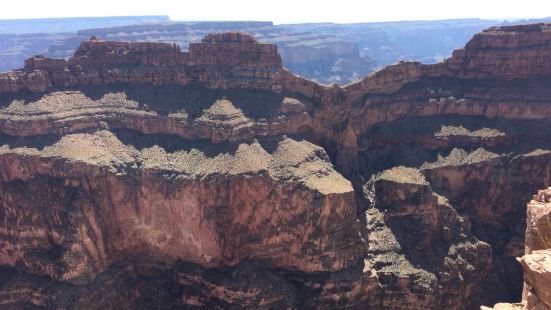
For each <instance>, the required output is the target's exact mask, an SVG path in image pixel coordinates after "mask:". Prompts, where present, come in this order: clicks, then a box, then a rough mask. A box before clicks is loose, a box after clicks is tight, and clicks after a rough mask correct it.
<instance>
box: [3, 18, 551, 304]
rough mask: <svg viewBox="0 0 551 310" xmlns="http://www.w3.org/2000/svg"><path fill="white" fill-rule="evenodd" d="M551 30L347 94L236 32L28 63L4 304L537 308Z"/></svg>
mask: <svg viewBox="0 0 551 310" xmlns="http://www.w3.org/2000/svg"><path fill="white" fill-rule="evenodd" d="M549 29H551V28H550V26H549V25H546V24H536V25H527V26H513V27H501V28H491V29H489V30H487V31H485V32H483V33H481V34H479V35H476V36H475V37H474V38H473V39H472V40H471V42H469V44H467V46H466V47H465V49H464V50H460V51H457V52H456V53H455V54H454V56H453V57H452V58H450V59H448V60H447V61H445V62H442V63H438V64H434V65H423V64H419V63H407V62H405V63H398V64H395V65H393V66H389V67H386V68H384V69H382V70H380V71H378V72H375V73H373V74H371V75H369V76H367V77H365V78H364V79H363V80H361V81H360V82H358V83H355V84H350V85H346V86H344V87H340V86H337V85H331V86H323V85H319V84H317V83H315V82H312V81H309V80H306V79H303V78H301V77H298V76H296V75H294V74H293V73H291V72H290V71H288V70H286V69H284V68H283V67H282V64H281V58H280V56H279V54H278V52H277V48H276V46H275V45H271V44H260V43H257V42H256V40H255V39H254V38H253V37H251V36H249V35H246V34H242V33H235V32H230V33H224V34H213V35H209V36H206V37H205V38H204V39H203V41H202V42H200V43H195V44H191V45H190V47H189V52H182V51H181V50H180V48H179V47H178V46H176V45H172V44H159V43H126V42H110V41H102V40H99V39H97V38H91V39H90V40H89V41H85V42H83V43H82V44H81V46H80V48H79V49H78V50H77V51H76V52H75V54H74V55H73V57H71V58H69V59H68V60H59V59H50V58H45V57H41V56H36V57H33V58H31V59H29V60H28V61H27V62H26V64H25V67H24V68H22V69H19V70H15V71H13V72H9V73H5V74H1V75H0V167H1V168H2V169H0V207H1V208H0V216H1V219H2V222H3V223H4V225H3V226H2V228H1V229H0V236H1V238H0V243H1V244H2V247H0V263H1V264H2V265H3V266H2V268H3V269H1V270H0V273H1V274H2V275H5V277H2V278H3V279H5V280H0V304H3V305H7V306H9V307H14V308H17V307H26V306H31V305H32V306H42V307H46V308H56V307H65V308H79V307H83V306H84V305H93V307H98V308H99V307H108V308H115V307H121V306H123V307H142V306H143V307H145V306H152V307H158V306H166V307H200V308H201V307H202V308H228V307H246V308H256V307H261V308H262V307H264V308H285V307H304V308H319V307H328V308H331V307H351V308H353V307H357V308H365V307H370V308H375V309H381V308H384V309H404V308H405V309H442V308H446V309H474V308H478V307H479V306H480V305H481V304H494V303H495V302H497V301H513V300H515V299H518V298H519V297H520V292H521V287H522V275H521V267H520V266H519V265H518V263H517V262H516V260H515V257H517V256H520V255H521V254H522V251H523V247H524V244H525V242H524V232H525V214H526V209H525V205H526V202H527V201H528V200H529V199H530V195H531V193H533V192H535V191H536V190H537V189H539V188H545V187H547V186H549V185H551V184H550V182H551V152H550V150H551V139H550V138H549V137H548V135H547V134H546V132H547V130H548V129H551V122H550V120H549V118H550V117H551V106H549V104H548V103H549V100H551V92H550V91H549V89H550V88H549V87H548V85H550V82H551V67H549V66H548V65H547V64H548V63H549V60H550V59H549V57H550V55H551V54H550V53H551V47H550V46H548V45H547V44H546V42H547V37H548V35H549V33H550V30H549ZM404 166H405V167H404ZM529 236H530V234H528V235H527V238H528V237H529ZM530 242H531V241H528V239H527V242H526V245H527V246H530ZM530 264H532V263H528V261H526V264H525V265H526V266H528V265H530ZM534 281H536V280H534ZM536 282H537V281H536ZM116 287H121V290H123V291H124V292H125V293H121V294H115V293H109V294H106V292H109V291H110V290H114V288H116ZM90 292H94V293H93V294H91V293H90Z"/></svg>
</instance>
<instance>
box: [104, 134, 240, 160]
mask: <svg viewBox="0 0 551 310" xmlns="http://www.w3.org/2000/svg"><path fill="white" fill-rule="evenodd" d="M113 132H114V134H115V135H116V136H117V138H118V139H119V140H121V142H123V143H124V144H127V145H132V146H134V147H135V148H136V149H138V150H142V149H144V148H150V147H153V146H159V147H161V148H163V149H164V150H165V151H167V152H169V153H174V152H177V151H184V152H189V151H191V150H192V149H196V150H199V151H201V152H203V153H204V154H205V156H207V157H210V158H212V157H216V156H217V155H220V154H229V155H235V152H236V151H237V148H238V147H239V143H232V142H221V143H212V142H211V141H209V140H190V139H185V138H182V137H180V136H177V135H171V134H144V133H141V132H139V131H136V130H132V129H118V130H115V131H113Z"/></svg>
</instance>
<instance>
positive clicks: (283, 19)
mask: <svg viewBox="0 0 551 310" xmlns="http://www.w3.org/2000/svg"><path fill="white" fill-rule="evenodd" d="M117 15H170V17H171V18H172V19H174V20H271V21H274V22H275V23H294V22H322V21H329V22H339V23H346V22H371V21H390V20H420V19H447V18H462V17H480V18H493V19H501V18H519V17H522V18H527V17H529V18H532V17H547V16H551V0H453V1H448V0H375V1H374V0H331V1H326V0H319V1H312V0H268V1H266V0H256V1H254V0H226V1H223V0H191V1H190V0H180V1H178V0H151V1H145V0H92V1H90V0H86V1H77V0H49V1H48V0H12V1H4V3H2V10H0V19H11V18H39V17H69V16H117Z"/></svg>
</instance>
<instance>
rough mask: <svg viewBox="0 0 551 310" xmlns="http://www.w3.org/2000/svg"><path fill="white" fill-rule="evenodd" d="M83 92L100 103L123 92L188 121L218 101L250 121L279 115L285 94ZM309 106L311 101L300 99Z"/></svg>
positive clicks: (172, 89)
mask: <svg viewBox="0 0 551 310" xmlns="http://www.w3.org/2000/svg"><path fill="white" fill-rule="evenodd" d="M80 90H81V91H82V92H83V93H84V94H85V95H86V96H87V97H89V98H91V99H93V100H99V99H101V98H102V97H103V96H105V95H106V94H108V93H114V92H124V93H126V96H127V98H128V99H129V100H134V101H136V102H138V104H139V106H140V108H142V109H146V110H151V111H155V112H157V113H159V114H160V115H165V116H166V115H168V114H169V113H173V112H178V111H185V112H186V113H188V115H189V117H191V118H197V117H199V116H201V114H202V113H203V110H205V109H208V108H209V107H210V106H212V105H213V104H214V103H215V102H216V101H217V100H220V99H227V100H229V101H231V102H232V104H233V105H234V106H235V107H237V108H239V109H241V110H242V111H243V113H244V114H245V116H247V117H248V118H251V119H258V118H263V117H270V116H274V115H277V114H278V110H279V108H280V107H281V104H282V102H283V99H284V97H285V96H284V95H283V94H278V93H274V92H271V91H267V90H261V89H209V88H205V87H201V86H185V87H182V86H174V85H166V86H151V85H103V86H84V87H81V88H80ZM301 101H303V102H305V101H306V102H305V103H308V102H309V101H308V99H306V98H301Z"/></svg>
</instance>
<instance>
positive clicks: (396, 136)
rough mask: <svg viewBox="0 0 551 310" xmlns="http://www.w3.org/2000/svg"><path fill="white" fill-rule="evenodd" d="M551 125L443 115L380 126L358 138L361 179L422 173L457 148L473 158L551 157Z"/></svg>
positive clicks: (550, 121)
mask: <svg viewBox="0 0 551 310" xmlns="http://www.w3.org/2000/svg"><path fill="white" fill-rule="evenodd" d="M549 132H551V120H549V119H542V120H510V119H503V118H494V119H489V118H486V117H480V116H464V115H439V116H430V117H412V118H400V119H398V120H395V121H391V122H385V123H380V124H377V125H375V126H373V127H372V128H370V129H369V130H368V131H367V132H365V133H364V134H363V135H361V136H360V137H358V144H359V146H360V151H359V158H360V167H361V172H362V175H363V176H364V177H366V178H369V177H370V176H371V175H372V174H373V173H376V172H379V171H383V170H386V169H389V168H392V167H396V166H400V165H403V166H408V167H420V166H421V165H423V163H431V162H435V161H436V160H437V157H438V155H441V156H447V155H448V154H449V153H450V151H451V150H452V149H454V148H459V149H462V150H465V151H466V152H468V153H470V152H474V151H475V150H476V149H478V148H480V147H482V148H484V149H485V150H486V151H489V152H492V153H495V154H506V155H508V157H509V158H513V157H514V156H517V155H522V154H527V153H530V152H533V151H534V150H537V149H541V150H550V151H551V135H549V134H548V133H549Z"/></svg>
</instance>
